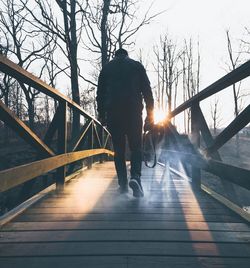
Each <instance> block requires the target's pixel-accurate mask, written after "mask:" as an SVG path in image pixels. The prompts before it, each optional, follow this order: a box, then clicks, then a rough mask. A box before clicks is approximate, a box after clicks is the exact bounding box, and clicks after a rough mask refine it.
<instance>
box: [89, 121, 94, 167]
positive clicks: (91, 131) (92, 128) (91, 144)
mask: <svg viewBox="0 0 250 268" xmlns="http://www.w3.org/2000/svg"><path fill="white" fill-rule="evenodd" d="M93 147H94V125H93V121H92V123H91V126H90V128H89V135H88V149H93ZM92 164H93V157H92V156H90V157H89V159H88V169H90V168H92Z"/></svg>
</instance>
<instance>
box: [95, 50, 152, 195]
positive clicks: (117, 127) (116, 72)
mask: <svg viewBox="0 0 250 268" xmlns="http://www.w3.org/2000/svg"><path fill="white" fill-rule="evenodd" d="M143 99H144V101H145V103H146V110H147V118H146V120H147V122H148V123H149V124H151V123H153V108H154V100H153V96H152V91H151V87H150V82H149V79H148V77H147V74H146V71H145V69H144V67H143V66H142V64H141V63H139V62H137V61H135V60H132V59H130V58H129V57H128V52H127V51H126V50H125V49H122V48H121V49H118V50H117V51H116V52H115V57H114V59H113V60H112V61H110V62H109V63H108V64H107V65H105V66H104V68H103V69H102V70H101V72H100V75H99V80H98V88H97V97H96V100H97V111H98V114H99V120H100V121H101V122H102V123H103V124H107V127H108V129H109V131H110V133H111V136H112V141H113V147H114V152H115V156H114V161H115V168H116V172H117V177H118V183H119V186H120V188H119V190H120V193H126V192H128V180H127V169H126V158H125V146H126V137H127V139H128V144H129V148H130V151H131V159H130V163H131V170H130V173H131V179H130V182H129V186H130V187H131V188H132V190H133V195H134V196H135V197H143V195H144V193H143V188H142V185H141V179H140V177H141V163H142V110H143Z"/></svg>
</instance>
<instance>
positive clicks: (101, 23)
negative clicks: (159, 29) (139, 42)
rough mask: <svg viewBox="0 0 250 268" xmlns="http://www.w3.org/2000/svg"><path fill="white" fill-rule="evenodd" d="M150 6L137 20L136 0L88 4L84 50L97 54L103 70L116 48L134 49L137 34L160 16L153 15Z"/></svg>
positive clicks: (98, 1)
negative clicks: (132, 47)
mask: <svg viewBox="0 0 250 268" xmlns="http://www.w3.org/2000/svg"><path fill="white" fill-rule="evenodd" d="M150 7H151V6H150ZM150 7H149V9H148V10H147V11H146V13H145V14H144V15H143V16H142V19H141V20H139V21H138V18H137V13H138V10H139V5H138V1H136V0H89V1H88V6H87V9H86V10H83V14H84V15H85V21H86V27H85V30H86V34H87V36H88V40H87V41H85V42H84V47H85V48H86V49H87V50H89V51H91V52H93V53H95V54H97V61H98V62H101V66H100V67H101V68H102V67H103V66H104V65H105V64H106V63H107V62H109V61H110V59H111V58H112V57H113V55H114V52H115V50H116V49H117V48H121V47H130V46H132V45H133V44H134V40H135V35H136V33H137V32H138V31H139V30H140V29H141V28H142V27H143V26H145V25H147V24H149V23H150V22H151V21H152V20H153V19H154V18H155V17H157V16H158V15H159V14H161V13H157V14H153V15H150V14H149V13H150Z"/></svg>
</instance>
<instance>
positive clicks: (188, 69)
mask: <svg viewBox="0 0 250 268" xmlns="http://www.w3.org/2000/svg"><path fill="white" fill-rule="evenodd" d="M181 61H182V87H183V101H186V100H188V99H190V98H191V97H193V96H194V95H196V94H197V93H198V92H199V88H200V64H201V57H200V50H199V42H198V43H197V52H196V53H195V49H194V45H193V40H192V39H190V40H189V41H187V40H184V49H183V53H182V55H181ZM184 129H185V132H186V133H189V132H190V111H187V112H186V111H185V112H184Z"/></svg>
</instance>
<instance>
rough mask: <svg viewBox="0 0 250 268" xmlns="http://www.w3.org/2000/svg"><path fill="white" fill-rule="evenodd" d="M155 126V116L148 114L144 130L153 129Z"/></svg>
mask: <svg viewBox="0 0 250 268" xmlns="http://www.w3.org/2000/svg"><path fill="white" fill-rule="evenodd" d="M153 126H154V118H153V116H152V115H147V117H146V119H145V122H144V132H146V131H148V130H151V129H152V128H153Z"/></svg>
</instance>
